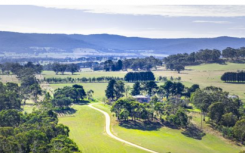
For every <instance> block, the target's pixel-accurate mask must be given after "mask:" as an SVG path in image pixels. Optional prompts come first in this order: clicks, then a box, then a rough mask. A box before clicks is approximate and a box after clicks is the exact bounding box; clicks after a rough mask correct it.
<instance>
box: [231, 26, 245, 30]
mask: <svg viewBox="0 0 245 153" xmlns="http://www.w3.org/2000/svg"><path fill="white" fill-rule="evenodd" d="M229 29H231V30H245V27H244V26H235V27H232V28H229Z"/></svg>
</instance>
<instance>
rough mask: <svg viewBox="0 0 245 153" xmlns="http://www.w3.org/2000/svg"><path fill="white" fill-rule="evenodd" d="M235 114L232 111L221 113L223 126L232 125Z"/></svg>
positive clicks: (234, 122) (234, 121)
mask: <svg viewBox="0 0 245 153" xmlns="http://www.w3.org/2000/svg"><path fill="white" fill-rule="evenodd" d="M236 121H237V116H236V115H234V114H233V113H232V112H230V113H226V114H224V115H222V119H221V123H222V125H224V126H228V127H233V126H234V125H235V124H236Z"/></svg>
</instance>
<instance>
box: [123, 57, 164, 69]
mask: <svg viewBox="0 0 245 153" xmlns="http://www.w3.org/2000/svg"><path fill="white" fill-rule="evenodd" d="M157 66H162V60H161V59H158V58H155V57H153V56H150V57H145V58H131V59H125V60H123V69H124V70H125V71H127V70H128V69H133V70H134V71H139V70H143V71H150V70H151V69H152V68H154V69H157Z"/></svg>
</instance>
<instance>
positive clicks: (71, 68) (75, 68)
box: [44, 62, 80, 75]
mask: <svg viewBox="0 0 245 153" xmlns="http://www.w3.org/2000/svg"><path fill="white" fill-rule="evenodd" d="M44 69H45V70H50V71H54V72H55V74H56V75H57V74H59V73H61V74H62V75H63V74H64V73H65V72H71V74H72V75H73V74H74V73H75V72H79V70H80V66H79V65H78V64H74V63H72V64H61V63H57V62H56V63H52V64H47V65H44Z"/></svg>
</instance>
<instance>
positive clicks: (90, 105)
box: [89, 104, 157, 153]
mask: <svg viewBox="0 0 245 153" xmlns="http://www.w3.org/2000/svg"><path fill="white" fill-rule="evenodd" d="M89 107H91V108H93V109H95V110H97V111H99V112H101V113H103V114H104V115H105V119H106V133H107V134H108V135H109V136H110V137H112V138H113V139H116V140H118V141H121V142H123V143H126V144H128V145H131V146H134V147H136V148H139V149H142V150H144V151H147V152H150V153H157V152H156V151H153V150H150V149H147V148H144V147H141V146H139V145H136V144H134V143H131V142H128V141H126V140H123V139H120V138H118V137H116V136H114V135H113V134H112V133H111V129H110V124H111V121H110V115H109V114H108V113H106V112H105V111H103V110H100V109H98V108H95V107H94V106H92V104H89Z"/></svg>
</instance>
